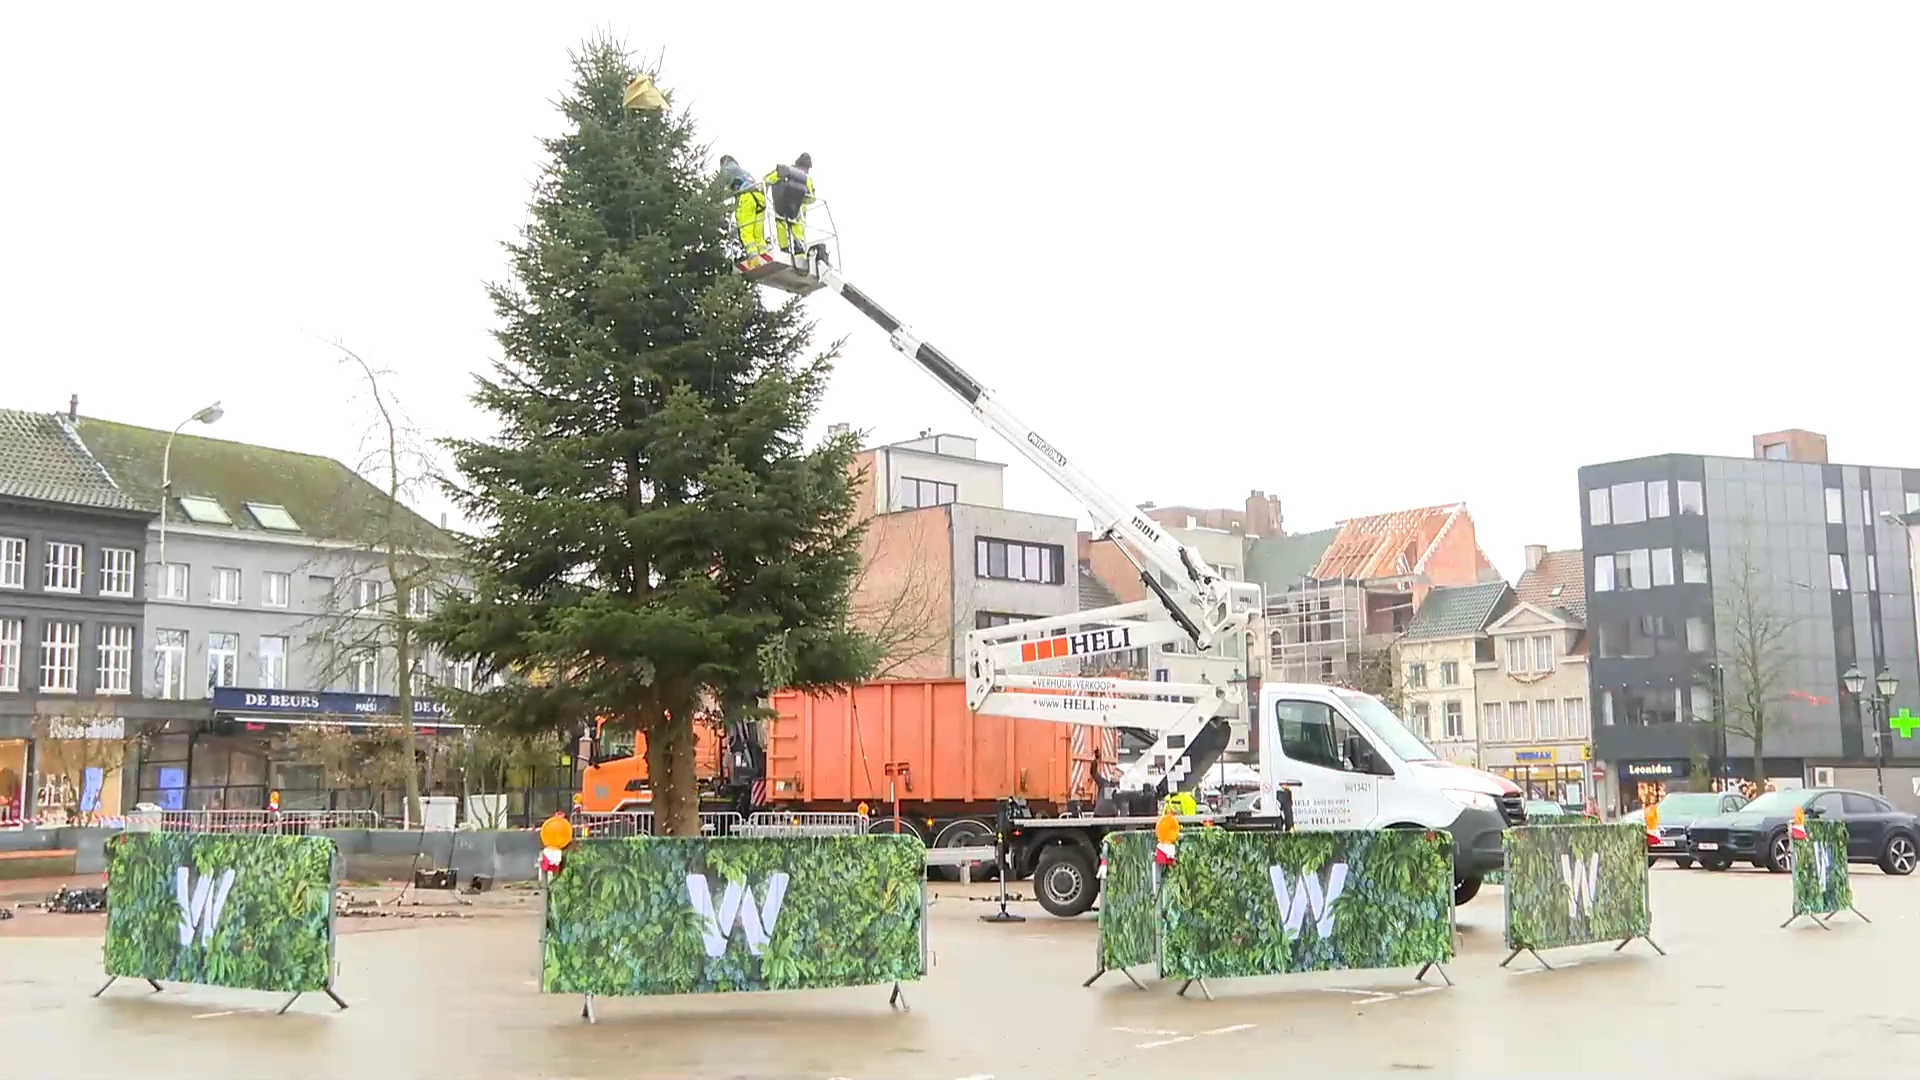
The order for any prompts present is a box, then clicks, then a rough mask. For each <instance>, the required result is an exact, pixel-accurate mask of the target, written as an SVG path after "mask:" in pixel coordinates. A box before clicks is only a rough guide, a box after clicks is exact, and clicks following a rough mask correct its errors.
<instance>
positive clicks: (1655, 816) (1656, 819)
mask: <svg viewBox="0 0 1920 1080" xmlns="http://www.w3.org/2000/svg"><path fill="white" fill-rule="evenodd" d="M1647 844H1648V845H1649V846H1651V847H1658V846H1659V845H1660V808H1659V807H1658V806H1649V807H1647Z"/></svg>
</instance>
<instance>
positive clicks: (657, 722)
mask: <svg viewBox="0 0 1920 1080" xmlns="http://www.w3.org/2000/svg"><path fill="white" fill-rule="evenodd" d="M647 779H648V780H649V781H650V782H651V786H652V788H653V827H654V832H655V833H656V834H657V835H660V836H699V835H700V784H699V779H698V778H697V777H696V776H695V775H694V768H693V710H692V709H691V708H686V707H684V706H682V707H676V708H672V709H668V710H665V711H664V712H663V714H661V715H659V716H657V717H655V718H654V722H653V725H652V726H651V727H650V728H648V729H647Z"/></svg>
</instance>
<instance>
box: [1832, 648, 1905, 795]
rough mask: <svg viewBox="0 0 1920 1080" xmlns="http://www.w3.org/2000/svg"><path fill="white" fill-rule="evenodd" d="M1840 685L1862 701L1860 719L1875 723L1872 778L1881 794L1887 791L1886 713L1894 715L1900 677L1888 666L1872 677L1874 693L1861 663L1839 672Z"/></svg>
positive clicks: (1858, 700)
mask: <svg viewBox="0 0 1920 1080" xmlns="http://www.w3.org/2000/svg"><path fill="white" fill-rule="evenodd" d="M1840 685H1842V686H1844V687H1846V688H1847V693H1849V694H1852V695H1853V699H1854V700H1855V701H1857V702H1859V703H1860V707H1861V713H1862V715H1861V719H1863V720H1866V721H1868V722H1869V723H1871V724H1872V725H1873V779H1874V783H1875V784H1876V785H1877V790H1878V791H1879V793H1880V794H1881V795H1885V794H1886V793H1887V717H1888V716H1890V715H1892V711H1891V710H1892V708H1893V695H1894V692H1895V691H1897V690H1899V689H1900V680H1899V679H1897V678H1895V677H1894V674H1893V672H1891V671H1888V670H1887V669H1885V668H1881V669H1880V674H1879V675H1878V676H1876V677H1875V678H1874V680H1873V689H1874V693H1871V694H1869V693H1867V692H1866V691H1867V677H1866V676H1865V675H1862V674H1861V673H1860V665H1859V664H1854V665H1852V666H1851V667H1849V668H1847V671H1846V674H1844V675H1842V676H1840Z"/></svg>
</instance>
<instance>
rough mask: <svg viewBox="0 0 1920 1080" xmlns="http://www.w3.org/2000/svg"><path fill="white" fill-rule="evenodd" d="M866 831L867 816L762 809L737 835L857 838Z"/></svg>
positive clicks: (741, 827) (748, 820)
mask: <svg viewBox="0 0 1920 1080" xmlns="http://www.w3.org/2000/svg"><path fill="white" fill-rule="evenodd" d="M866 831H867V816H866V815H865V814H829V813H787V812H785V811H781V810H762V811H760V812H759V813H756V814H754V815H753V816H752V817H749V818H748V819H747V823H746V824H745V825H742V826H740V828H739V829H738V830H737V831H736V832H735V833H734V835H736V836H766V837H772V836H858V835H860V834H861V833H864V832H866Z"/></svg>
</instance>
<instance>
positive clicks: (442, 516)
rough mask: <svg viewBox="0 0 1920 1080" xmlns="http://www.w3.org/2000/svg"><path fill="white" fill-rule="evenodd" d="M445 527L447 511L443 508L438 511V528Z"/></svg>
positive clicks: (443, 528)
mask: <svg viewBox="0 0 1920 1080" xmlns="http://www.w3.org/2000/svg"><path fill="white" fill-rule="evenodd" d="M446 527H447V512H446V511H445V510H442V511H440V528H441V530H442V531H445V530H446Z"/></svg>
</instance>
